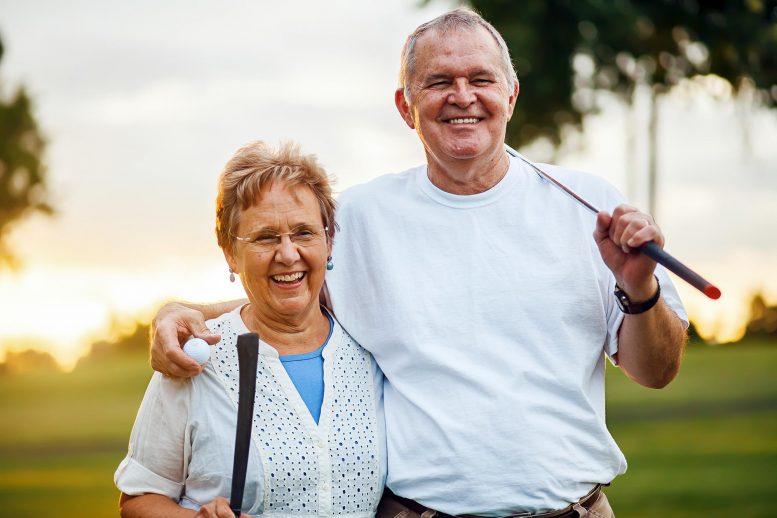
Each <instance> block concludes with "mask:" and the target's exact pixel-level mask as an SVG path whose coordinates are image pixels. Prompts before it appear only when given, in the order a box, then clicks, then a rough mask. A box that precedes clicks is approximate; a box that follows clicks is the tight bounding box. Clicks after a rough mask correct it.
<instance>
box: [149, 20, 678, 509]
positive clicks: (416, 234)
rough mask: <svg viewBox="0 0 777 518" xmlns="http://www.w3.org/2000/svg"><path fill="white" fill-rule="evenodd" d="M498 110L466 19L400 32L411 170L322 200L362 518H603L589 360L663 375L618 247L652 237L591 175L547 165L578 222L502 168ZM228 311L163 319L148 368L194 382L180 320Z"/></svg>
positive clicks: (506, 77)
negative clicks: (360, 414) (366, 449)
mask: <svg viewBox="0 0 777 518" xmlns="http://www.w3.org/2000/svg"><path fill="white" fill-rule="evenodd" d="M517 97H518V80H517V79H516V76H515V71H514V70H513V67H512V63H511V60H510V56H509V53H508V50H507V47H506V45H505V43H504V40H503V39H502V37H501V36H500V35H499V33H498V32H496V30H495V29H494V28H493V27H492V26H491V25H490V24H488V23H487V22H486V21H485V20H483V19H482V18H481V17H480V16H478V15H477V14H475V13H474V12H472V11H469V10H465V9H457V10H455V11H452V12H450V13H447V14H445V15H443V16H441V17H439V18H436V19H434V20H432V21H430V22H428V23H426V24H424V25H422V26H420V27H419V28H418V29H416V31H415V32H414V33H413V34H411V35H410V36H409V37H408V40H407V42H406V44H405V48H404V50H403V54H402V69H401V75H400V87H399V89H397V91H396V94H395V101H396V105H397V108H398V110H399V113H400V114H401V116H402V118H403V120H404V121H405V123H406V124H407V125H408V126H409V127H410V128H412V129H414V130H415V131H416V132H417V133H418V136H419V138H420V139H421V142H422V143H423V145H424V149H425V152H426V158H427V163H426V165H425V166H421V167H417V168H414V169H411V170H408V171H405V172H403V173H399V174H396V175H387V176H383V177H380V178H378V179H376V180H374V181H372V182H369V183H367V184H364V185H361V186H357V187H354V188H352V189H350V190H348V191H347V192H345V193H343V195H342V196H341V198H340V209H339V213H338V221H339V224H340V227H341V230H342V231H341V233H340V234H339V236H338V238H337V241H336V246H335V252H334V258H333V262H334V264H335V269H334V270H333V271H332V272H329V274H328V275H329V276H328V280H327V283H328V286H329V292H330V296H331V303H332V305H333V307H334V310H335V311H336V313H337V316H338V317H339V318H340V320H341V322H342V323H343V325H344V327H346V328H347V329H348V331H349V332H350V333H351V334H352V335H353V337H354V338H355V339H356V340H357V341H358V342H360V343H361V344H363V346H364V347H365V348H366V349H368V350H369V351H370V352H372V354H373V355H374V356H375V359H376V360H377V362H378V364H379V365H380V367H381V368H382V369H383V371H384V373H385V375H386V382H385V391H384V393H385V395H384V397H385V413H386V427H387V431H386V434H387V441H388V445H387V448H388V469H389V471H388V478H387V487H388V489H389V490H390V491H387V492H386V495H385V496H384V501H383V503H382V506H381V511H380V515H381V516H399V515H402V516H414V514H413V513H416V514H419V515H423V516H434V515H438V516H445V515H446V514H447V515H476V516H512V515H520V516H529V515H538V516H554V517H558V516H583V515H586V514H590V515H591V516H611V515H612V511H611V510H610V507H609V504H608V503H607V499H606V497H605V496H604V494H602V493H601V492H600V491H599V488H600V486H601V485H604V484H608V483H609V482H610V481H611V480H612V479H613V478H615V477H616V476H617V475H618V474H621V473H623V472H624V471H625V469H626V461H625V459H624V457H623V454H622V453H621V452H620V450H619V449H618V447H617V445H616V444H615V441H614V440H613V438H612V436H611V435H610V433H609V432H608V430H607V427H606V425H605V418H604V367H605V356H608V357H609V358H610V359H611V361H612V362H613V363H615V364H616V365H618V366H619V367H620V368H621V369H622V370H623V371H624V372H625V373H626V374H627V375H628V376H629V377H630V378H632V379H634V380H635V381H637V382H638V383H640V384H642V385H646V386H649V387H655V388H659V387H663V386H664V385H666V384H667V383H669V382H670V381H671V380H672V379H673V378H674V376H675V375H676V373H677V371H678V368H679V364H680V357H681V355H682V350H683V346H684V343H685V326H687V323H686V322H685V320H686V317H685V314H684V310H683V308H682V305H681V303H680V302H679V299H678V297H677V294H676V292H675V290H674V288H673V286H672V284H671V282H670V280H669V279H668V278H667V276H666V274H665V272H664V271H663V270H662V269H661V268H660V267H659V268H656V264H655V263H654V262H653V261H652V260H651V259H650V258H648V257H646V256H644V255H642V254H640V253H638V252H636V251H635V250H634V248H636V247H638V246H640V245H641V244H643V243H645V242H647V241H650V240H653V241H655V242H657V243H658V244H659V245H663V241H664V239H663V236H662V234H661V231H660V230H659V229H658V227H657V226H656V225H655V223H654V222H653V220H652V218H650V216H648V215H646V214H644V213H642V212H639V211H637V210H636V209H634V208H631V207H628V206H626V205H621V204H620V203H621V202H622V200H621V198H620V196H619V195H618V193H617V192H616V191H615V190H614V189H613V188H612V187H610V186H609V185H607V184H606V183H605V182H603V181H601V180H599V179H597V178H595V177H592V176H588V175H585V174H582V173H576V172H573V171H568V170H565V169H562V168H556V167H549V168H548V169H549V170H550V171H551V172H552V173H554V174H555V175H556V176H558V177H560V178H561V179H562V181H564V182H565V183H567V184H569V185H570V186H571V187H572V188H573V189H575V190H577V191H579V192H580V193H581V194H582V195H583V196H584V197H587V198H589V199H590V200H591V201H592V202H593V203H595V204H596V205H598V206H601V207H606V208H607V209H608V210H610V211H611V212H601V213H599V214H598V216H596V218H595V220H594V218H593V217H592V216H590V215H589V214H588V213H586V212H585V211H583V210H581V209H580V208H579V207H578V206H577V205H575V204H574V203H571V202H570V201H569V200H568V199H567V198H566V197H564V196H563V195H561V194H559V192H558V191H556V190H554V189H552V188H551V187H549V186H548V184H547V183H545V182H543V181H542V180H541V179H540V178H539V177H538V176H537V175H536V174H535V173H533V172H532V171H531V170H530V168H528V166H526V165H525V164H523V163H521V162H518V161H515V160H511V159H510V157H509V156H508V155H507V154H506V153H505V149H504V145H503V142H504V137H505V128H506V124H507V122H508V121H509V120H510V117H511V116H512V113H513V109H514V107H515V103H516V99H517ZM591 230H593V239H591V237H590V232H591ZM616 290H617V291H618V294H619V296H618V297H616V296H615V294H614V292H615V291H616ZM619 301H620V307H619V305H618V303H619ZM228 307H231V305H229V304H228V305H227V306H224V305H221V306H210V307H198V309H197V310H194V311H193V310H192V309H184V308H183V307H182V306H180V305H175V304H174V305H169V306H167V307H165V308H163V310H162V311H161V312H160V315H159V316H158V317H157V319H156V323H155V324H156V334H155V337H154V344H153V347H152V361H153V365H154V367H155V368H156V369H158V370H161V371H163V372H167V373H170V374H173V375H192V374H195V373H196V372H197V370H198V367H197V366H196V365H195V364H194V363H193V362H191V361H189V360H187V359H186V358H185V357H184V356H183V355H182V354H181V353H180V351H179V348H178V341H179V339H180V338H183V337H184V336H185V335H186V334H188V333H189V332H193V333H194V334H197V335H200V336H205V337H206V338H208V339H209V340H210V341H213V340H215V338H214V337H213V336H209V335H208V331H207V329H205V328H204V325H203V323H202V322H203V320H202V315H201V314H200V313H199V310H202V311H204V312H205V313H206V316H212V315H215V314H218V313H221V312H223V311H224V310H225V309H228Z"/></svg>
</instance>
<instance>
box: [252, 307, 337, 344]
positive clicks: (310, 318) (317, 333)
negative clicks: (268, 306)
mask: <svg viewBox="0 0 777 518" xmlns="http://www.w3.org/2000/svg"><path fill="white" fill-rule="evenodd" d="M255 307H256V306H254V305H253V304H247V305H245V306H243V309H242V310H240V316H241V318H242V319H243V322H244V323H245V325H246V327H247V328H248V330H249V331H251V332H254V333H258V334H259V338H261V340H262V341H263V342H265V343H268V344H270V345H272V346H273V347H274V348H275V349H276V350H277V351H278V354H279V355H280V356H290V355H293V354H304V353H308V352H310V351H315V350H316V349H318V348H319V347H321V345H322V344H323V343H324V341H325V340H326V338H327V336H329V327H330V323H329V319H328V318H327V317H326V315H324V313H322V311H321V309H320V308H319V307H318V306H316V307H315V308H312V311H310V312H309V314H307V315H305V316H303V317H300V318H296V319H293V320H290V319H281V318H271V317H270V316H268V315H263V314H261V313H259V312H257V311H254V309H255Z"/></svg>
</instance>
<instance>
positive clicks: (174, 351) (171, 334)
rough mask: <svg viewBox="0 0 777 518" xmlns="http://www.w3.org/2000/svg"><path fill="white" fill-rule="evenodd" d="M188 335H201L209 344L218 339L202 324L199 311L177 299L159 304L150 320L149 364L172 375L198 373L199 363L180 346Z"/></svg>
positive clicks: (183, 375)
mask: <svg viewBox="0 0 777 518" xmlns="http://www.w3.org/2000/svg"><path fill="white" fill-rule="evenodd" d="M190 336H196V337H197V338H202V339H203V340H205V341H206V342H208V344H210V345H213V344H215V343H218V341H219V340H221V337H220V336H219V335H216V334H213V333H211V332H210V329H208V327H207V326H206V325H205V317H204V316H203V314H202V312H201V311H199V310H197V309H193V308H190V307H188V306H185V305H183V304H180V303H177V302H170V303H168V304H165V305H164V306H162V308H161V309H160V310H159V312H158V313H157V314H156V316H155V317H154V320H153V321H152V322H151V367H152V368H153V369H154V370H155V371H159V372H161V373H162V374H165V375H167V376H173V377H176V378H190V377H192V376H195V375H197V374H199V373H200V372H201V371H202V366H201V365H200V364H198V363H197V362H196V361H194V360H193V359H192V358H190V357H189V356H187V355H186V354H185V353H184V352H183V349H182V348H181V347H182V346H183V343H184V342H185V341H186V340H187V339H188V338H189V337H190Z"/></svg>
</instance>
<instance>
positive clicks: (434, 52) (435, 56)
mask: <svg viewBox="0 0 777 518" xmlns="http://www.w3.org/2000/svg"><path fill="white" fill-rule="evenodd" d="M415 55H416V63H415V65H416V70H415V75H416V77H422V76H427V75H430V74H439V73H441V71H440V70H437V68H438V67H439V66H442V65H444V64H445V63H446V62H447V61H448V60H451V59H453V60H459V59H461V60H466V59H467V58H472V61H473V62H472V63H471V67H475V68H479V69H482V71H491V72H496V71H498V69H499V67H500V60H501V53H500V50H499V45H498V44H497V42H496V40H495V39H494V37H493V36H492V35H491V34H490V33H489V32H488V31H487V30H486V29H485V28H483V27H479V26H478V27H454V28H450V29H447V30H441V29H437V28H435V29H430V30H429V31H427V32H425V33H424V34H422V35H421V36H420V37H419V38H418V40H417V41H416V44H415ZM484 58H486V59H484ZM457 64H459V65H464V64H465V63H464V62H459V63H457Z"/></svg>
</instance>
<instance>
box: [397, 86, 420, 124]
mask: <svg viewBox="0 0 777 518" xmlns="http://www.w3.org/2000/svg"><path fill="white" fill-rule="evenodd" d="M394 104H396V105H397V110H399V115H401V116H402V120H404V121H405V124H407V126H408V127H409V128H410V129H415V122H414V121H413V111H412V109H411V108H410V105H409V104H408V103H407V99H405V90H404V88H397V91H396V92H394Z"/></svg>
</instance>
